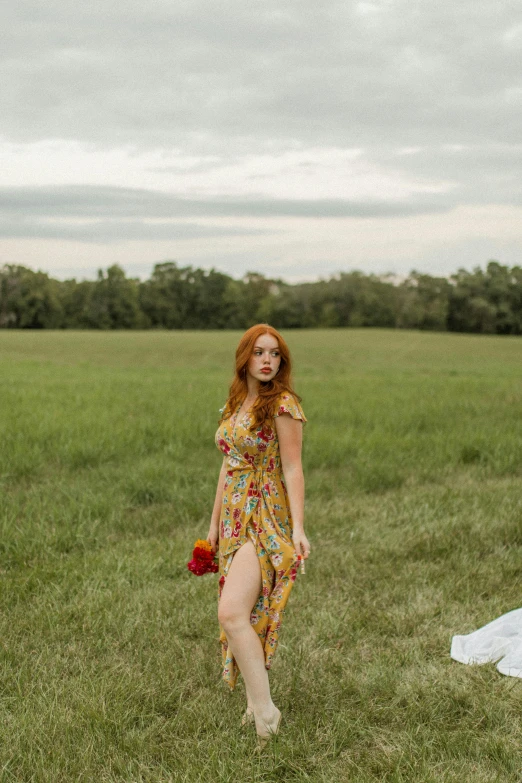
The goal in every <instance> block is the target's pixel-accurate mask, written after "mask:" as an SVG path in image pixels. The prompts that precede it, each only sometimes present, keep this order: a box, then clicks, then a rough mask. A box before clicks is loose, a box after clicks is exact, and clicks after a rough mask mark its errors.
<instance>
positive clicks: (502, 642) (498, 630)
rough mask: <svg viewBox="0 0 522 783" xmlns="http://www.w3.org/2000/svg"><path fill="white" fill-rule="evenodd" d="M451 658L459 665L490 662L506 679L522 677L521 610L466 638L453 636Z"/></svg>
mask: <svg viewBox="0 0 522 783" xmlns="http://www.w3.org/2000/svg"><path fill="white" fill-rule="evenodd" d="M450 655H451V657H452V658H453V659H454V660H456V661H459V662H460V663H491V662H494V661H498V664H497V669H498V670H499V672H500V673H501V674H507V675H508V677H522V609H513V611H512V612H508V613H507V614H503V615H501V616H500V617H497V619H496V620H493V622H491V623H488V624H487V625H484V626H483V627H482V628H479V629H478V631H473V633H468V634H467V635H466V636H454V637H453V639H452V641H451V652H450Z"/></svg>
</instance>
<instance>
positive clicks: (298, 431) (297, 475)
mask: <svg viewBox="0 0 522 783" xmlns="http://www.w3.org/2000/svg"><path fill="white" fill-rule="evenodd" d="M275 428H276V432H277V438H278V440H279V450H280V453H281V464H282V466H283V474H284V477H285V484H286V489H287V492H288V499H289V501H290V512H291V514H292V521H293V536H292V538H293V543H294V547H295V551H296V552H297V554H298V555H302V556H303V557H304V558H305V559H306V558H307V557H308V555H309V553H310V544H309V542H308V539H307V537H306V536H305V532H304V476H303V466H302V464H301V448H302V444H303V423H302V422H301V421H299V420H297V419H293V418H292V417H291V416H290V415H289V414H288V413H284V414H283V415H281V416H276V418H275Z"/></svg>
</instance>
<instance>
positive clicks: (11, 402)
mask: <svg viewBox="0 0 522 783" xmlns="http://www.w3.org/2000/svg"><path fill="white" fill-rule="evenodd" d="M238 336H239V335H238V334H237V333H208V332H204V333H176V332H173V333H167V332H158V333H153V332H147V333H106V332H102V333H80V332H78V333H74V332H39V333H35V332H32V333H28V332H26V333H22V332H9V331H0V395H1V396H0V399H1V401H2V404H1V406H0V438H1V440H0V443H1V449H0V493H1V494H0V501H1V516H0V568H1V580H0V587H1V595H0V600H1V615H0V725H1V743H0V780H1V781H2V783H3V782H4V781H6V783H7V782H8V781H16V782H17V783H18V782H19V781H22V782H23V783H30V782H31V783H32V781H34V782H35V783H36V782H38V783H44V781H45V783H61V782H62V781H74V782H75V783H76V781H93V782H95V783H105V782H107V783H109V781H110V782H111V783H114V782H115V781H121V782H122V783H123V781H126V782H128V783H142V782H143V783H160V781H161V783H164V782H165V781H183V782H184V781H187V783H196V781H209V782H210V781H212V782H214V781H220V782H221V781H223V783H225V781H226V782H227V783H228V781H237V783H243V781H245V783H246V781H256V783H272V782H274V783H275V782H278V783H279V781H280V782H281V783H283V781H284V783H287V782H288V781H318V782H319V781H320V782H321V783H322V782H324V783H327V782H328V783H330V782H331V781H342V782H344V781H356V783H370V782H371V783H373V782H374V781H375V783H377V781H379V783H382V782H386V783H403V781H413V782H414V783H441V781H443V782H444V783H450V782H451V783H467V781H470V782H471V783H492V782H495V781H499V782H500V781H502V782H504V781H506V782H507V781H513V782H514V781H521V780H522V765H521V760H520V737H521V731H522V681H520V680H516V679H512V678H506V677H502V676H501V675H500V674H498V672H497V671H496V670H495V668H494V666H493V665H488V666H484V667H466V666H461V665H460V664H457V663H455V662H453V661H451V659H450V658H449V646H450V641H451V636H452V634H454V633H466V632H468V631H471V630H473V629H474V628H477V627H478V626H480V625H483V624H484V623H486V622H488V621H489V620H492V619H493V618H494V617H496V616H497V615H499V614H501V613H502V612H505V611H508V610H510V609H514V608H517V607H519V606H520V605H521V604H522V600H521V592H520V584H521V577H522V565H521V563H522V557H521V555H522V493H521V477H522V384H521V382H520V375H521V368H522V340H520V339H517V338H497V337H476V336H468V335H449V334H422V333H413V332H404V331H400V332H391V331H381V330H375V331H363V330H350V331H344V330H339V331H335V330H332V331H303V332H293V333H288V334H287V337H288V340H289V343H290V345H291V348H292V350H293V353H294V356H295V364H296V386H297V390H298V391H299V392H300V393H301V394H302V396H303V406H304V409H305V412H306V414H307V416H308V418H309V424H308V425H307V427H306V430H305V450H304V463H305V473H306V480H307V522H306V524H307V529H308V533H309V537H310V539H311V542H312V545H313V557H312V558H311V559H310V561H309V564H308V567H307V573H306V575H305V576H301V575H300V576H299V578H298V582H297V583H296V588H295V590H294V592H293V594H292V597H291V599H290V605H289V609H288V613H287V616H286V619H285V624H284V628H283V630H282V636H281V642H280V648H279V651H278V655H277V658H276V661H275V663H274V666H273V669H272V673H271V682H272V687H273V692H274V698H275V700H276V703H277V704H278V706H279V707H280V708H281V710H282V712H283V715H284V722H283V724H282V732H281V735H280V736H279V737H278V738H277V741H276V742H275V743H274V744H273V745H272V747H271V748H270V749H269V750H268V751H265V753H264V754H263V755H262V757H261V758H258V757H257V756H256V754H255V753H254V745H255V738H254V733H253V731H252V730H251V729H249V730H241V729H240V727H239V722H240V715H241V712H242V709H243V689H242V686H241V687H238V689H237V691H236V692H235V693H234V694H230V693H228V691H227V689H226V688H225V686H224V685H222V683H221V682H220V654H219V646H218V641H217V630H218V629H217V620H216V592H217V585H216V578H215V577H211V576H209V577H204V578H201V579H196V578H195V577H193V576H192V575H191V574H190V573H189V572H188V571H187V569H186V565H185V564H186V561H187V560H188V559H189V555H190V551H191V548H192V545H193V541H194V539H195V538H196V537H198V536H204V535H206V532H207V529H208V519H209V514H210V510H211V506H212V501H213V496H214V492H215V484H216V479H217V473H218V469H219V464H220V456H219V453H218V451H217V450H216V449H215V447H214V444H213V435H214V431H215V428H216V421H217V415H218V409H219V407H221V405H222V404H223V401H224V397H225V394H226V388H227V383H228V380H229V376H230V372H231V366H232V354H233V350H234V347H235V344H236V343H237V340H238Z"/></svg>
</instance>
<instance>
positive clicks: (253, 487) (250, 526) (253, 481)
mask: <svg viewBox="0 0 522 783" xmlns="http://www.w3.org/2000/svg"><path fill="white" fill-rule="evenodd" d="M240 407H241V406H240V405H239V406H238V408H237V409H236V411H235V412H234V414H233V415H232V416H231V417H230V418H229V419H226V420H225V421H223V422H221V424H220V426H219V428H218V431H217V432H216V444H217V447H218V449H219V450H220V451H222V452H223V454H224V455H225V457H226V460H227V474H226V479H225V483H224V486H223V503H222V506H221V514H220V522H219V573H220V575H221V578H220V580H219V596H221V591H222V590H223V585H224V583H225V579H226V577H227V574H228V570H229V568H230V565H231V563H232V559H233V557H234V553H235V552H236V550H237V549H239V547H240V546H242V545H243V544H244V543H246V541H247V540H248V539H250V540H251V541H252V543H253V544H254V546H255V548H256V552H257V556H258V558H259V564H260V566H261V577H262V586H261V592H260V593H259V597H258V599H257V601H256V603H255V606H254V608H253V609H252V613H251V615H250V623H251V624H252V626H253V627H254V629H255V631H256V633H257V634H258V636H259V638H260V639H261V643H262V645H263V649H264V652H265V666H266V668H267V669H269V668H270V666H271V664H272V659H273V656H274V653H275V650H276V647H277V642H278V637H279V628H280V627H281V620H282V616H283V613H284V609H285V606H286V602H287V601H288V597H289V595H290V591H291V589H292V586H293V583H294V581H295V578H296V574H297V554H296V552H295V549H294V546H293V543H292V517H291V514H290V505H289V500H288V494H287V491H286V487H285V484H284V481H283V472H282V467H281V456H280V453H279V442H278V440H277V433H276V429H275V423H274V425H273V426H272V427H267V426H266V425H265V426H264V427H257V428H256V429H253V430H250V429H249V426H250V425H251V413H250V412H249V411H247V413H246V414H245V415H244V416H243V417H242V419H241V420H239V421H237V415H238V413H239V408H240ZM284 413H289V414H290V416H292V418H294V419H298V420H300V421H302V422H305V421H306V418H305V415H304V413H303V409H302V408H301V406H300V404H299V403H298V401H297V400H296V398H295V397H294V396H293V395H292V394H290V393H288V392H284V393H283V394H281V396H280V398H279V400H278V401H277V405H276V408H275V414H274V417H275V416H281V415H282V414H284ZM220 631H221V633H220V642H221V649H222V656H223V679H224V680H225V682H227V683H228V685H229V686H230V688H231V689H233V688H234V686H235V684H236V680H237V675H238V672H239V670H238V667H237V664H236V661H235V659H234V657H233V655H232V654H231V652H229V649H228V642H227V637H226V635H225V632H224V631H223V628H221V629H220Z"/></svg>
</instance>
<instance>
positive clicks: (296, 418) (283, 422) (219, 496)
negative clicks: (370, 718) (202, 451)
mask: <svg viewBox="0 0 522 783" xmlns="http://www.w3.org/2000/svg"><path fill="white" fill-rule="evenodd" d="M290 371H291V364H290V353H289V351H288V346H287V345H286V343H285V341H284V340H283V338H282V337H281V335H280V334H279V332H277V331H276V330H275V329H273V328H272V327H271V326H268V325H266V324H258V325H257V326H252V327H251V328H250V329H248V331H247V332H245V334H244V335H243V337H242V338H241V341H240V343H239V345H238V348H237V351H236V371H235V376H234V379H233V381H232V384H231V386H230V390H229V395H228V399H227V402H226V405H225V407H224V409H223V411H222V418H221V421H220V425H219V428H218V431H217V433H216V443H217V446H218V448H219V449H220V450H221V451H222V452H223V454H224V458H223V465H222V467H221V472H220V474H219V481H218V487H217V492H216V500H215V502H214V508H213V511H212V518H211V523H210V530H209V533H208V539H207V540H208V541H209V543H210V544H211V546H212V548H213V549H214V551H215V549H216V548H217V545H218V541H219V571H220V574H221V578H220V580H219V609H218V619H219V622H220V626H221V636H220V641H221V644H222V653H223V677H224V679H225V681H226V682H227V683H228V684H229V686H230V688H231V689H233V688H234V686H235V683H236V679H237V674H238V669H239V670H240V671H241V674H242V675H243V679H244V681H245V686H246V693H247V709H246V712H245V714H244V716H243V720H242V723H243V725H244V724H245V723H248V722H251V721H253V722H255V726H256V731H257V735H258V747H259V748H260V749H261V748H262V747H264V745H265V744H266V742H267V741H268V738H269V737H270V735H271V734H276V733H277V731H278V729H279V723H280V719H281V713H280V711H279V710H278V709H277V707H276V706H275V704H274V703H273V701H272V698H271V696H270V685H269V681H268V671H267V670H268V669H269V668H270V665H271V663H272V658H273V656H274V652H275V649H276V647H277V641H278V633H279V628H280V625H281V618H282V615H283V612H284V609H285V605H286V602H287V600H288V596H289V594H290V591H291V589H292V585H293V582H294V580H295V577H296V574H297V563H298V556H301V557H302V558H304V559H306V558H308V555H309V554H310V544H309V542H308V539H307V537H306V536H305V533H304V479H303V470H302V466H301V443H302V427H303V422H305V421H306V419H305V416H304V413H303V411H302V408H301V406H300V404H299V400H300V398H299V397H297V395H296V394H295V392H293V390H292V386H291V376H290ZM283 474H284V481H283Z"/></svg>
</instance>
